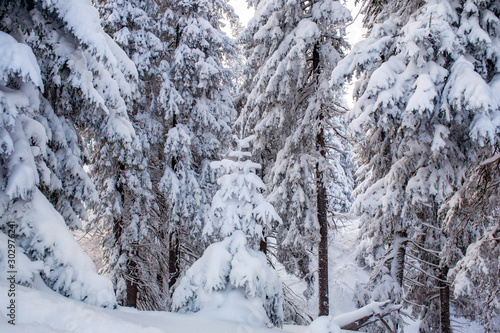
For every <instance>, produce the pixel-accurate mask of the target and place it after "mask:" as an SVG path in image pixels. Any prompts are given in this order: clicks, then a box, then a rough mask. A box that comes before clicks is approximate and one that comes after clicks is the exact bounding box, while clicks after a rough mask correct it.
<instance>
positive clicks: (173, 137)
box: [160, 0, 236, 288]
mask: <svg viewBox="0 0 500 333" xmlns="http://www.w3.org/2000/svg"><path fill="white" fill-rule="evenodd" d="M169 7H170V8H171V10H172V12H173V16H172V19H171V23H170V24H171V26H172V27H174V31H175V36H174V42H173V45H172V48H173V49H174V51H173V55H172V60H171V61H172V62H171V68H170V78H171V81H172V84H173V87H174V88H175V91H177V92H178V94H179V96H180V99H178V100H176V102H178V103H177V104H175V107H171V109H170V110H171V111H170V112H169V113H168V118H167V119H166V121H167V122H168V123H169V126H168V132H167V139H166V144H165V150H164V154H165V156H168V158H167V163H166V166H165V170H164V173H163V177H162V179H161V181H160V189H161V190H162V191H163V193H164V195H165V198H166V201H167V207H166V216H167V220H166V221H165V229H164V233H165V234H166V235H167V237H168V243H169V259H168V261H169V282H168V283H169V287H170V288H172V286H173V285H174V284H175V282H176V281H177V278H178V276H179V274H180V271H181V269H183V268H184V267H186V266H189V265H190V264H191V263H192V262H193V261H194V259H196V257H198V256H199V255H200V253H201V252H202V249H203V248H204V246H203V244H202V243H200V239H201V235H202V229H203V225H204V218H205V216H206V214H207V212H208V209H209V205H210V198H211V197H212V193H213V192H212V191H213V189H212V188H213V186H212V185H211V184H212V181H211V172H210V167H209V165H210V162H212V161H214V160H217V159H218V157H219V154H220V153H221V151H222V149H223V148H224V145H225V142H227V141H228V139H229V135H230V133H231V124H232V122H233V118H234V117H235V111H234V107H233V102H232V98H231V95H230V87H231V84H232V81H231V80H232V74H231V72H230V71H229V70H228V69H227V68H226V67H225V66H224V65H223V61H224V59H225V58H230V57H232V56H233V54H234V52H235V51H236V48H235V46H234V43H233V42H232V40H231V39H230V38H229V37H228V36H227V35H225V33H223V32H222V31H221V25H222V23H221V19H222V18H224V17H227V18H229V19H230V20H234V13H233V11H232V8H231V7H230V6H229V5H228V4H227V3H226V1H225V0H217V1H206V0H198V1H187V0H186V1H176V2H172V3H170V6H169Z"/></svg>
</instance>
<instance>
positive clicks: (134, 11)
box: [95, 0, 181, 310]
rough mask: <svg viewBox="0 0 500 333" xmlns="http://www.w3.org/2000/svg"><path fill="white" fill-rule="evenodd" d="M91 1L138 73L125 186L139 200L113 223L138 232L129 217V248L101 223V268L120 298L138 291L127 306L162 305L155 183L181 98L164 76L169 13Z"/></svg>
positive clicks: (156, 6) (140, 4)
mask: <svg viewBox="0 0 500 333" xmlns="http://www.w3.org/2000/svg"><path fill="white" fill-rule="evenodd" d="M95 2H96V5H97V6H98V8H99V11H100V12H101V14H102V23H103V26H104V29H105V31H106V32H108V33H109V34H110V35H111V36H112V37H113V38H114V40H115V41H116V42H117V43H118V44H119V45H120V46H121V47H122V48H123V49H124V50H125V52H126V53H127V55H128V57H129V58H130V59H132V60H133V61H134V63H135V65H136V67H137V69H138V74H139V80H138V91H137V94H136V95H134V98H133V100H132V103H131V108H130V111H129V114H130V117H131V120H132V122H133V126H134V129H135V131H136V135H137V137H138V139H139V141H140V145H141V152H142V156H141V157H140V159H138V161H137V162H138V163H136V165H135V166H134V168H132V169H131V170H129V171H128V172H130V174H131V175H132V174H133V175H134V179H136V181H134V183H133V184H128V185H132V186H131V187H132V191H133V194H134V196H135V197H136V198H140V200H135V201H134V204H135V206H136V208H135V212H134V215H132V216H130V218H127V219H126V220H122V221H115V222H113V223H118V222H119V223H120V224H122V225H121V226H119V229H120V228H121V229H131V232H132V233H137V232H138V231H139V230H138V228H137V226H136V224H137V223H130V219H134V218H135V219H138V220H140V222H139V223H140V225H141V227H140V229H142V231H141V234H140V235H139V236H134V237H133V238H134V239H135V241H134V242H135V244H134V245H132V247H131V246H130V244H129V245H127V243H129V241H130V237H123V236H121V235H119V234H117V233H116V228H118V226H117V227H114V226H113V224H109V223H107V226H103V227H104V229H105V230H107V232H106V233H105V238H106V240H105V242H104V244H105V252H104V253H105V256H106V262H107V264H108V266H107V267H106V270H107V271H109V272H110V273H112V275H113V276H114V281H115V283H116V285H117V286H118V285H121V286H122V288H118V289H119V292H118V298H119V300H125V299H126V298H127V295H126V293H133V294H135V293H137V297H133V298H132V299H136V302H135V303H136V304H129V305H133V306H137V307H138V308H140V309H155V310H164V309H165V307H166V304H167V300H168V298H169V288H168V281H167V277H168V262H167V261H166V260H165V255H164V254H165V253H167V252H168V246H167V244H166V235H165V234H164V221H165V220H166V219H167V214H166V212H167V208H166V203H167V200H166V199H165V196H164V194H163V191H162V190H161V189H160V188H159V186H158V185H159V184H160V180H161V178H162V176H163V171H164V169H165V168H164V163H165V161H166V160H167V158H168V157H167V156H166V155H165V153H164V149H165V143H166V141H165V137H166V133H167V131H168V129H169V126H170V121H169V119H170V118H171V117H172V114H174V113H176V112H177V108H178V105H179V103H180V102H181V98H180V96H179V95H178V94H177V92H176V90H175V88H174V87H173V85H172V82H171V81H170V77H169V71H170V65H169V61H170V58H171V56H172V52H171V50H170V48H171V47H172V45H171V44H172V43H173V41H174V38H173V36H174V34H175V31H174V29H173V28H172V27H171V26H170V25H169V22H170V20H171V19H172V17H173V12H172V10H170V9H169V8H168V6H167V3H166V2H159V1H156V0H150V1H136V0H123V1H95ZM128 177H130V176H128ZM134 216H135V217H134ZM101 222H106V220H103V221H101ZM101 228H102V227H101ZM113 229H115V231H113ZM122 234H123V235H126V234H127V232H126V233H122ZM127 257H129V258H130V259H127ZM128 266H132V267H128ZM125 281H129V282H131V281H133V283H128V288H129V289H130V290H128V291H127V290H126V289H125V288H123V287H124V286H126V283H125Z"/></svg>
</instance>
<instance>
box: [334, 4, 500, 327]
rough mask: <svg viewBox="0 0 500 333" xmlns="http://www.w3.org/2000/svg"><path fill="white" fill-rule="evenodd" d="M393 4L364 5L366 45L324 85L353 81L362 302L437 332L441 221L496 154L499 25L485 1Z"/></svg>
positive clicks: (443, 261)
mask: <svg viewBox="0 0 500 333" xmlns="http://www.w3.org/2000/svg"><path fill="white" fill-rule="evenodd" d="M402 3H404V5H403V6H401V7H399V6H393V5H391V4H390V3H389V4H384V3H378V2H373V3H372V2H370V4H371V5H372V6H373V7H372V9H370V11H372V12H373V13H375V12H376V13H377V14H373V16H372V17H370V18H368V19H367V22H371V23H370V24H368V26H369V27H370V30H369V34H368V37H367V38H366V39H365V40H364V41H362V42H360V43H359V44H357V45H356V46H354V48H353V50H352V52H351V53H350V54H349V55H348V56H347V57H346V59H345V60H344V61H342V62H341V63H340V64H339V66H338V67H337V69H336V70H335V71H334V73H333V79H332V82H333V84H334V86H335V85H336V84H338V83H340V82H341V81H342V80H343V78H344V77H349V76H351V75H358V76H359V78H360V80H359V81H358V82H357V83H356V88H355V92H354V94H355V98H356V100H357V102H356V105H355V106H354V109H353V110H352V111H351V112H350V114H349V117H350V119H351V126H352V128H353V130H354V131H356V132H357V133H358V134H359V137H360V138H361V139H362V141H360V143H359V145H358V146H357V148H356V152H357V160H358V163H359V164H360V169H359V171H358V175H359V177H360V178H359V179H360V181H361V183H360V185H359V186H358V188H357V189H356V192H355V194H356V195H357V199H356V201H355V203H354V205H353V210H354V212H355V213H357V214H359V215H360V216H361V217H362V220H363V224H362V230H363V232H362V235H363V238H362V241H361V244H360V247H359V258H360V260H361V261H362V262H363V263H364V264H366V265H368V266H369V267H376V269H375V270H374V273H373V279H372V283H371V286H369V287H368V289H369V290H368V291H366V293H365V294H364V296H361V298H362V300H361V301H360V303H362V304H363V303H366V302H367V301H369V300H368V298H370V297H371V295H375V296H377V297H378V298H379V299H384V298H390V299H392V300H393V301H395V302H400V301H401V300H402V299H403V298H406V299H408V300H409V301H411V302H413V303H416V304H421V305H426V306H429V310H427V311H426V310H424V308H423V307H421V308H418V307H413V310H414V311H415V312H416V314H421V315H422V316H424V318H423V321H422V324H421V327H420V328H421V329H422V330H423V331H434V330H436V329H437V327H439V325H440V324H439V321H440V318H439V313H440V311H439V308H440V307H441V308H442V310H443V309H444V308H445V307H446V302H447V301H446V298H447V297H446V295H445V292H443V290H445V289H446V288H447V285H448V283H447V282H446V272H447V270H448V267H452V266H453V265H454V264H455V263H456V259H455V260H448V259H449V253H446V252H442V253H441V251H443V250H444V249H447V250H449V249H450V247H449V246H448V247H446V246H445V242H446V236H447V235H446V233H447V231H446V230H443V232H442V231H441V229H442V227H443V226H444V225H443V221H442V219H441V218H440V217H439V215H438V213H439V212H441V216H443V214H446V213H445V212H443V210H441V207H443V205H445V204H446V203H447V202H448V200H450V199H451V198H452V197H453V195H454V194H455V193H456V192H457V190H458V189H460V187H461V186H462V185H463V184H464V182H465V181H466V180H467V179H468V178H469V177H470V175H471V173H472V171H473V170H474V168H475V167H477V166H478V164H479V163H480V162H481V161H482V160H484V159H486V158H487V157H489V156H490V155H491V154H492V153H493V152H494V151H495V150H496V149H498V145H499V140H498V138H499V136H498V133H499V129H500V111H499V104H498V99H497V97H495V82H496V80H495V75H496V73H497V71H498V65H497V60H496V59H498V55H499V51H500V49H499V48H498V45H500V44H498V41H499V40H498V27H499V25H498V24H499V23H500V21H499V19H498V5H497V4H496V3H495V2H494V1H485V2H484V1H482V2H476V1H465V0H464V1H434V0H428V1H407V2H402ZM369 6H370V5H369ZM375 6H379V8H375ZM416 8H418V9H416ZM409 9H411V10H409ZM462 9H463V10H462ZM370 11H368V12H370ZM485 213H486V214H488V212H485ZM459 226H460V224H459V223H457V224H456V225H455V224H453V223H452V224H451V225H449V226H448V230H450V229H453V228H456V227H459ZM453 242H454V241H453ZM405 251H406V253H405ZM462 251H464V250H463V249H462ZM440 253H441V255H440ZM462 255H463V254H462ZM404 262H406V266H403V263H404ZM403 271H404V272H405V276H404V277H403ZM403 281H404V282H403ZM443 283H444V284H443ZM402 284H404V286H403V285H402ZM377 286H378V287H377ZM401 287H403V288H401ZM436 293H441V297H434V295H435V294H436ZM430 300H432V301H431V302H430ZM439 301H440V302H441V303H439ZM429 302H430V304H429ZM443 302H444V303H443ZM448 307H449V304H448ZM441 314H443V313H441ZM444 315H445V316H446V314H444ZM441 325H443V321H442V320H441ZM441 328H442V329H446V328H445V327H443V326H441ZM384 329H385V328H384Z"/></svg>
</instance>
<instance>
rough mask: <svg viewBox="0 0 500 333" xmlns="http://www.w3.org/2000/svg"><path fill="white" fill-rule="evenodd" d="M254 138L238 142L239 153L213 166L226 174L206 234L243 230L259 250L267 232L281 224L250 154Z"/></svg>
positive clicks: (224, 233)
mask: <svg viewBox="0 0 500 333" xmlns="http://www.w3.org/2000/svg"><path fill="white" fill-rule="evenodd" d="M254 139H255V136H250V137H247V138H244V139H236V144H237V148H236V150H233V151H230V152H229V153H228V154H227V159H223V160H221V161H215V162H212V163H210V167H211V168H213V169H216V170H219V172H221V173H222V174H223V176H221V177H220V178H219V179H218V180H217V184H218V185H219V187H220V188H219V190H217V192H216V193H215V195H214V197H213V199H212V208H211V212H212V216H211V218H208V219H207V223H206V224H205V227H204V229H203V233H204V234H207V235H209V236H212V238H213V237H217V238H224V237H226V236H229V235H231V234H232V233H233V232H234V231H236V230H241V231H243V233H244V234H245V235H247V237H248V238H249V240H250V241H249V242H250V244H251V247H252V248H254V249H257V248H258V246H259V244H260V241H262V240H263V237H264V235H265V233H264V229H268V230H269V229H271V228H273V227H274V224H273V222H276V223H281V222H282V221H281V219H280V217H279V216H278V214H277V213H276V211H275V210H274V207H273V206H272V205H271V204H270V203H269V202H268V201H267V200H266V198H265V197H264V194H263V192H265V191H266V185H265V184H264V182H263V181H262V179H260V178H259V176H257V175H256V173H255V172H256V170H258V169H260V168H261V166H260V165H259V164H257V163H254V162H252V161H251V160H250V159H249V158H250V157H251V153H250V152H248V151H244V150H248V148H250V142H251V141H252V140H254Z"/></svg>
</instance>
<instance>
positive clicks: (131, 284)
mask: <svg viewBox="0 0 500 333" xmlns="http://www.w3.org/2000/svg"><path fill="white" fill-rule="evenodd" d="M136 265H137V264H136V263H135V261H133V260H129V261H128V262H127V269H128V272H127V276H128V278H127V279H125V281H126V283H127V299H126V301H125V306H131V307H134V308H137V294H138V292H139V287H138V286H137V283H136V281H137V268H136Z"/></svg>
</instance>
